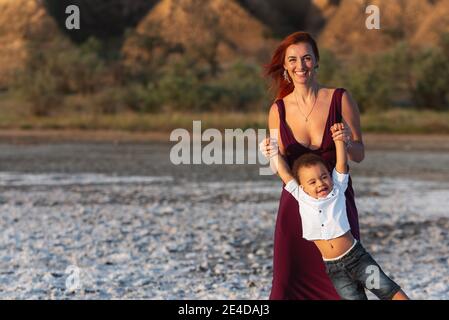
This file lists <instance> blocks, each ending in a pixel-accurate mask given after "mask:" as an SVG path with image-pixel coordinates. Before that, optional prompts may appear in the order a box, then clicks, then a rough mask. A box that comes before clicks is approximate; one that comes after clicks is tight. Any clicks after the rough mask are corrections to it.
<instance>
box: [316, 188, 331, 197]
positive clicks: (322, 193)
mask: <svg viewBox="0 0 449 320" xmlns="http://www.w3.org/2000/svg"><path fill="white" fill-rule="evenodd" d="M328 190H329V188H328V187H323V188H321V189H320V190H318V191H317V196H319V197H325V196H327V193H328Z"/></svg>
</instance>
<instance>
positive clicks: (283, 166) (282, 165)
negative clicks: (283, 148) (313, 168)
mask: <svg viewBox="0 0 449 320" xmlns="http://www.w3.org/2000/svg"><path fill="white" fill-rule="evenodd" d="M270 166H271V168H272V169H273V170H276V171H277V173H278V175H279V177H280V178H281V179H282V181H283V182H284V183H285V184H287V183H288V182H289V181H290V180H293V179H295V178H294V177H293V176H292V174H291V172H290V168H289V166H288V165H287V163H286V162H285V160H284V157H283V156H282V155H280V154H279V153H278V154H277V155H276V156H274V157H272V158H271V159H270Z"/></svg>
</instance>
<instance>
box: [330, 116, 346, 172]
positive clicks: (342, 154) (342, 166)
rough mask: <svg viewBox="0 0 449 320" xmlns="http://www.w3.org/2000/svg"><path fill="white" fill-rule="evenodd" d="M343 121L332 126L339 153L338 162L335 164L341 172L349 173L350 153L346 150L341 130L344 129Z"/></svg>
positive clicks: (336, 150)
mask: <svg viewBox="0 0 449 320" xmlns="http://www.w3.org/2000/svg"><path fill="white" fill-rule="evenodd" d="M343 128H344V124H343V123H336V124H334V125H333V126H332V127H331V132H332V137H333V139H334V143H335V152H336V154H337V163H336V164H335V169H336V170H337V171H338V172H339V173H348V155H347V152H346V146H345V142H344V141H343V138H342V137H341V135H339V131H341V130H343Z"/></svg>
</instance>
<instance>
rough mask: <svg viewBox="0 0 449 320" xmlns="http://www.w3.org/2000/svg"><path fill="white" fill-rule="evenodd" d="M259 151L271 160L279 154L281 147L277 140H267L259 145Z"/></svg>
mask: <svg viewBox="0 0 449 320" xmlns="http://www.w3.org/2000/svg"><path fill="white" fill-rule="evenodd" d="M259 150H260V152H262V154H263V155H264V156H265V158H267V159H271V158H272V157H274V156H275V155H277V154H278V152H279V146H278V143H277V139H275V138H265V139H263V140H262V142H261V143H259Z"/></svg>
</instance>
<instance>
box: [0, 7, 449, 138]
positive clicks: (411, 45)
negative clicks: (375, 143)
mask: <svg viewBox="0 0 449 320" xmlns="http://www.w3.org/2000/svg"><path fill="white" fill-rule="evenodd" d="M71 4H75V5H77V6H78V7H79V9H80V12H81V19H80V20H81V28H80V29H79V30H76V29H73V30H68V29H67V28H66V27H65V22H66V19H67V17H68V16H69V14H66V13H65V9H66V7H67V6H68V5H71ZM369 4H375V5H377V6H378V7H379V9H380V21H381V24H380V30H375V29H374V30H368V29H367V28H366V27H365V20H366V18H367V17H368V14H366V13H365V8H366V7H367V6H368V5H369ZM0 6H1V7H0V9H1V10H0V30H1V33H0V39H1V40H0V41H1V43H2V46H1V48H0V59H1V61H0V68H1V69H0V90H1V91H0V94H1V95H0V113H1V115H2V116H1V120H0V127H2V128H24V129H28V128H76V129H85V128H88V129H125V130H134V131H136V130H153V131H160V130H162V131H169V130H171V129H173V128H176V127H190V126H191V123H190V122H191V117H185V116H183V114H184V115H185V114H188V113H198V112H201V113H206V114H207V115H205V114H203V115H202V116H201V118H202V119H205V120H206V119H208V121H207V124H206V126H209V125H210V126H211V127H215V128H217V127H218V128H226V127H228V126H229V124H234V125H235V124H237V125H239V126H240V127H248V126H251V127H261V128H263V127H265V114H266V112H267V109H268V106H270V105H271V103H272V99H273V96H272V95H270V93H269V92H268V91H267V83H266V81H265V79H264V78H263V77H262V66H263V65H264V64H266V63H267V62H268V61H269V59H270V57H271V54H272V51H273V49H274V48H275V46H276V45H277V44H278V42H279V40H280V39H282V38H283V37H285V36H286V35H287V34H289V33H291V32H294V31H298V30H306V31H309V32H311V33H312V34H313V35H314V36H315V37H316V39H317V40H318V44H319V48H320V50H321V56H322V58H321V59H322V61H321V63H320V73H319V80H320V82H321V83H323V84H326V85H328V86H340V87H345V88H347V89H348V90H350V91H351V92H352V94H353V95H354V97H355V99H356V100H357V102H358V104H359V107H360V108H361V110H362V112H363V113H364V121H365V123H364V129H365V131H382V132H383V131H385V130H388V131H395V132H434V133H435V132H437V133H438V132H445V133H447V132H449V131H448V123H449V118H448V116H447V113H445V111H447V110H448V106H449V102H448V101H449V100H448V93H447V90H446V89H447V88H448V87H449V60H448V59H449V21H448V10H449V3H448V1H447V0H432V1H430V0H409V1H402V0H395V1H362V0H340V1H339V0H314V1H312V0H294V1H293V0H292V1H288V0H279V1H277V0H276V1H274V0H273V1H271V0H267V1H256V0H238V1H236V0H232V1H218V0H217V1H195V0H183V1H175V0H167V1H162V0H161V1H157V0H133V1H124V0H123V1H122V0H108V1H106V0H105V1H102V0H99V1H96V2H95V5H93V4H92V1H90V0H73V1H69V0H67V1H66V0H43V1H32V0H15V1H8V0H2V1H1V2H0ZM426 111H428V112H426ZM423 112H424V113H423ZM217 113H223V114H224V115H223V116H224V117H217V116H214V114H217ZM242 113H243V115H242ZM248 113H251V117H248V116H247V115H248ZM423 115H424V116H423ZM183 119H184V120H183ZM385 119H389V120H390V121H388V122H389V124H385V122H387V121H385ZM404 120H410V121H409V122H408V123H406V122H405V121H404ZM392 122H393V123H394V125H392V124H393V123H392ZM209 123H210V124H209Z"/></svg>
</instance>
